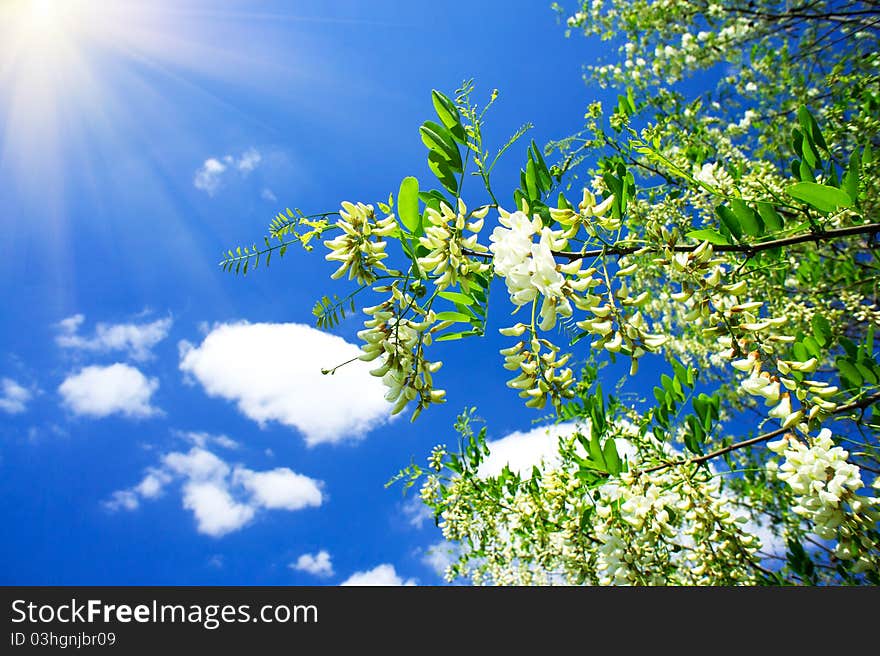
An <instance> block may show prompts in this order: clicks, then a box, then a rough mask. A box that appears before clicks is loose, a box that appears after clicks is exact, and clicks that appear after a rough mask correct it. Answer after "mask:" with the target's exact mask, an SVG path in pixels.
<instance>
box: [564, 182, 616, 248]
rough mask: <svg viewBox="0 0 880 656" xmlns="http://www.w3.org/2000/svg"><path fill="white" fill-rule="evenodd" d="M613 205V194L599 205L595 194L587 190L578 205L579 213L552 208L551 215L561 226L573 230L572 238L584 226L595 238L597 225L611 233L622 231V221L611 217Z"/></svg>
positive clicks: (566, 209)
mask: <svg viewBox="0 0 880 656" xmlns="http://www.w3.org/2000/svg"><path fill="white" fill-rule="evenodd" d="M613 205H614V195H613V194H612V195H610V196H608V197H606V198H605V200H603V201H602V202H601V203H599V202H597V201H596V196H595V194H593V192H592V191H590V190H589V189H586V188H585V189H584V194H583V197H582V199H581V202H580V203H578V207H577V211H575V210H573V209H569V208H567V207H560V208H551V209H550V215H551V216H552V217H553V219H554V220H555V221H558V222H559V223H560V224H561V225H563V226H567V227H569V228H570V230H571V232H570V234H571V236H573V235H574V234H575V233H576V232H577V230H578V228H579V227H580V226H581V225H583V226H584V229H585V230H586V231H587V234H589V235H590V236H592V237H595V236H596V234H597V232H596V226H597V225H598V226H599V227H601V228H603V229H604V230H607V231H609V232H613V231H616V230H619V229H620V225H621V220H620V219H619V218H615V217H614V214H613V213H612V214H610V215H609V214H608V211H609V210H610V209H611V207H612V206H613Z"/></svg>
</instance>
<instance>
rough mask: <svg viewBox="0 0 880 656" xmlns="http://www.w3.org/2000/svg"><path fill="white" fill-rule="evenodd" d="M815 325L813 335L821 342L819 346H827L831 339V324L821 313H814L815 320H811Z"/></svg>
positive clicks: (813, 325)
mask: <svg viewBox="0 0 880 656" xmlns="http://www.w3.org/2000/svg"><path fill="white" fill-rule="evenodd" d="M810 324H811V325H812V327H813V337H815V338H816V341H817V342H818V343H819V346H827V345H828V343H829V342H830V341H831V324H829V323H828V319H826V318H825V317H824V316H822V315H821V314H814V315H813V320H812V321H811V322H810Z"/></svg>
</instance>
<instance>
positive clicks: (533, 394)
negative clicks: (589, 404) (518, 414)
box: [501, 324, 574, 408]
mask: <svg viewBox="0 0 880 656" xmlns="http://www.w3.org/2000/svg"><path fill="white" fill-rule="evenodd" d="M525 330H526V326H525V325H523V324H517V325H516V326H513V327H512V328H509V329H507V328H504V329H502V331H501V332H502V334H505V335H515V334H517V333H519V334H520V335H521V334H522V333H523V332H524V331H525ZM527 346H528V348H527ZM542 347H546V348H547V351H546V352H542ZM501 355H503V356H504V368H505V369H507V370H509V371H518V372H519V374H518V375H517V376H516V377H515V378H513V379H511V380H509V381H507V386H508V387H512V388H513V389H517V390H519V391H520V392H519V395H520V397H521V398H524V399H526V402H525V404H526V406H528V407H530V408H543V407H544V405H545V404H546V403H547V398H548V397H549V398H551V399H553V400H558V399H563V398H568V397H570V396H571V395H572V389H571V388H572V385H574V374H573V372H572V370H571V369H570V368H569V367H566V366H565V365H566V364H567V363H568V361H569V359H570V358H571V353H566V354H564V355H561V356H560V355H559V347H558V346H556V345H555V344H553V343H552V342H549V341H547V340H546V339H538V338H533V339H532V340H531V341H530V342H529V343H528V344H526V342H524V341H520V342H517V343H516V344H514V345H513V346H511V347H509V348H506V349H502V350H501Z"/></svg>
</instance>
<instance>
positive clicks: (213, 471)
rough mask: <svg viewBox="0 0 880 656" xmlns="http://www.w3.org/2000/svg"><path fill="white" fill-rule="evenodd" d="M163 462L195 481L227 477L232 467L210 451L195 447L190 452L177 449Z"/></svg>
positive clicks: (174, 471) (163, 459)
mask: <svg viewBox="0 0 880 656" xmlns="http://www.w3.org/2000/svg"><path fill="white" fill-rule="evenodd" d="M162 464H164V465H165V467H166V468H167V469H168V470H169V471H171V472H172V473H175V474H179V475H180V476H183V477H185V478H187V479H189V480H193V481H210V480H218V479H221V480H222V479H223V478H226V476H227V475H228V474H229V472H230V467H229V465H227V464H226V463H225V462H224V461H223V460H221V459H220V458H218V457H217V456H215V455H214V454H213V453H211V452H210V451H206V450H205V449H200V448H198V447H193V448H192V449H190V451H189V453H180V452H179V451H175V452H173V453H169V454H167V455H165V456H164V457H163V458H162Z"/></svg>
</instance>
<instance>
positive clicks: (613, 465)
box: [602, 438, 620, 475]
mask: <svg viewBox="0 0 880 656" xmlns="http://www.w3.org/2000/svg"><path fill="white" fill-rule="evenodd" d="M602 455H604V456H605V464H606V466H607V467H608V473H609V474H612V475H614V474H618V473H620V456H619V455H618V454H617V447H616V445H615V444H614V438H608V439H607V440H605V447H604V448H603V449H602Z"/></svg>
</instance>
